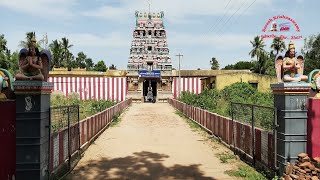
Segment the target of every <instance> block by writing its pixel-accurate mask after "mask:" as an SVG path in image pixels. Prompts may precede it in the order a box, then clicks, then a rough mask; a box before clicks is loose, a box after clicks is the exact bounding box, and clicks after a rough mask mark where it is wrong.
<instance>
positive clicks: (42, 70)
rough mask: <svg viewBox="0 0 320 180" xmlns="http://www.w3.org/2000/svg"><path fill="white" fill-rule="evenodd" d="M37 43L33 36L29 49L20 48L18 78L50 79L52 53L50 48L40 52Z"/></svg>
mask: <svg viewBox="0 0 320 180" xmlns="http://www.w3.org/2000/svg"><path fill="white" fill-rule="evenodd" d="M36 43H37V41H36V39H35V37H32V38H31V42H30V43H29V44H28V49H21V50H20V52H19V70H20V73H18V74H16V76H15V77H16V79H17V80H37V81H48V77H49V68H50V60H51V53H50V51H48V50H42V51H41V52H39V49H38V48H37V45H36Z"/></svg>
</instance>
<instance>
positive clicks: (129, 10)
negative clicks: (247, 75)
mask: <svg viewBox="0 0 320 180" xmlns="http://www.w3.org/2000/svg"><path fill="white" fill-rule="evenodd" d="M251 4H252V5H251ZM250 5H251V6H250ZM249 6H250V7H249ZM318 7H320V1H319V0H308V1H307V0H197V1H194V0H187V1H186V0H152V2H151V11H153V12H159V11H164V15H165V26H166V30H167V38H168V46H169V48H170V56H171V59H172V62H173V66H174V67H177V65H178V59H177V57H176V56H175V55H176V54H178V53H182V54H183V55H184V57H183V59H182V64H181V68H182V69H197V68H201V69H209V68H210V64H209V62H210V59H211V58H212V57H216V58H217V59H218V61H219V63H220V67H221V68H222V67H224V66H226V65H227V64H233V63H235V62H237V61H240V60H251V58H250V56H249V55H248V53H249V52H250V50H251V44H250V40H252V39H253V38H254V36H256V35H262V34H265V33H263V32H262V29H263V27H264V25H265V24H266V22H267V21H268V19H269V18H272V17H273V16H277V15H285V16H288V17H290V18H292V19H294V20H295V21H296V22H297V24H298V26H299V27H300V30H301V32H300V33H297V32H294V26H293V24H291V29H292V32H288V33H286V35H291V34H294V35H302V36H303V37H308V36H309V35H311V34H317V33H319V32H320V24H319V23H318V21H319V19H318V18H319V17H320V12H319V10H318ZM136 10H139V11H148V1H147V0H90V1H87V0H86V1H85V0H28V1H26V0H0V17H2V19H1V27H0V34H4V35H5V38H6V39H7V41H8V46H9V48H10V49H11V50H13V51H14V50H18V49H19V47H18V44H19V42H20V41H21V40H24V38H25V33H26V32H28V31H35V32H36V35H37V39H41V38H42V36H43V35H44V34H45V33H47V34H48V38H49V43H50V42H52V40H55V39H61V38H62V37H67V38H68V39H69V41H70V43H71V44H73V47H72V48H71V51H72V52H73V54H74V55H76V54H77V53H78V52H80V51H83V52H84V53H85V54H87V55H88V57H91V58H92V59H93V61H94V62H97V61H99V60H104V61H105V63H106V64H107V65H108V66H109V65H111V64H115V65H116V66H117V67H118V69H126V65H127V61H128V57H129V52H130V44H131V41H132V32H133V30H134V25H135V16H134V12H135V11H136ZM280 23H281V22H280ZM265 42H266V45H267V47H268V48H269V46H270V43H271V40H266V41H265ZM294 42H295V45H296V49H297V50H300V49H301V47H302V46H303V39H299V40H294ZM288 43H289V40H286V44H288Z"/></svg>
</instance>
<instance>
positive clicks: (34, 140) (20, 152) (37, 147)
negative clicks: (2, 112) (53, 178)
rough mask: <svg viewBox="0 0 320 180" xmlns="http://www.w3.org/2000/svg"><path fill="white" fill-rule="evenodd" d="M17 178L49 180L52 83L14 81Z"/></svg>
mask: <svg viewBox="0 0 320 180" xmlns="http://www.w3.org/2000/svg"><path fill="white" fill-rule="evenodd" d="M13 86H14V89H15V94H16V179H19V180H21V179H22V180H23V179H26V180H27V179H28V180H29V179H33V180H43V179H48V167H49V144H50V143H49V136H50V129H49V121H50V94H51V91H52V89H53V83H49V82H41V81H15V82H14V83H13Z"/></svg>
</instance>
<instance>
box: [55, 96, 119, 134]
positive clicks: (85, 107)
mask: <svg viewBox="0 0 320 180" xmlns="http://www.w3.org/2000/svg"><path fill="white" fill-rule="evenodd" d="M115 104H116V102H113V101H108V100H99V101H97V100H80V98H79V94H78V93H70V94H69V95H68V97H66V96H64V94H63V93H62V92H59V91H58V92H54V93H52V94H51V107H52V106H71V105H79V114H80V120H82V119H85V118H87V117H90V116H92V115H94V114H97V113H98V112H101V111H103V110H105V109H107V108H109V107H111V106H114V105H115ZM64 111H65V110H64V109H61V110H59V111H53V114H51V118H52V119H51V122H52V127H54V129H60V128H63V127H65V124H66V122H67V119H68V117H67V116H68V113H67V112H65V113H62V112H64ZM55 113H60V114H55ZM61 113H62V114H61ZM72 114H74V113H72ZM72 119H73V118H72ZM76 119H78V118H76Z"/></svg>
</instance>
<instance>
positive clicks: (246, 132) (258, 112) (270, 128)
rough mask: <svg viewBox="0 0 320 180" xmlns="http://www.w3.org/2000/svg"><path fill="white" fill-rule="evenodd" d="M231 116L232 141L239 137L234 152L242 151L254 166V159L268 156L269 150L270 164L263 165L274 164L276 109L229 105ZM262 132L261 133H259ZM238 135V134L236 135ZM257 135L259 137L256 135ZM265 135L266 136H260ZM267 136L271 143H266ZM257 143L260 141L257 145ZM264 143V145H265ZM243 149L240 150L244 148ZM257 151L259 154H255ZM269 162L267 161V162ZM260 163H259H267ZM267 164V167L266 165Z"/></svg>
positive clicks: (242, 104) (238, 104)
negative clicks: (271, 138)
mask: <svg viewBox="0 0 320 180" xmlns="http://www.w3.org/2000/svg"><path fill="white" fill-rule="evenodd" d="M231 114H232V126H233V134H232V136H233V139H235V137H241V138H240V141H237V140H234V141H233V147H235V148H234V152H235V153H236V154H237V152H238V150H239V149H244V151H247V152H245V153H246V154H249V155H250V156H251V158H252V165H253V166H254V167H255V166H256V157H257V154H258V153H259V157H262V158H263V156H264V154H267V156H268V155H269V156H270V149H271V152H272V156H273V158H272V160H273V162H272V163H265V164H263V165H265V166H267V167H269V168H271V169H274V168H275V167H274V166H273V167H270V164H274V165H275V162H276V144H275V142H276V141H275V138H276V136H275V133H276V129H275V124H276V109H275V108H274V107H267V106H258V105H253V104H244V103H235V102H232V103H231ZM260 130H263V131H260ZM250 131H251V132H250ZM237 133H238V134H237ZM258 133H259V136H257V139H256V135H257V134H258ZM261 133H265V134H266V135H262V134H261ZM269 135H271V136H272V137H273V142H272V143H271V144H270V142H268V138H269ZM269 139H270V138H269ZM257 141H260V142H259V143H257ZM236 142H238V144H236ZM265 142H266V143H265ZM257 144H259V145H260V144H261V146H260V147H255V146H256V145H257ZM244 146H247V147H245V148H240V147H244ZM256 151H259V152H256ZM268 161H269V160H268ZM268 161H263V159H262V161H260V159H259V162H268ZM268 164H269V165H268Z"/></svg>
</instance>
